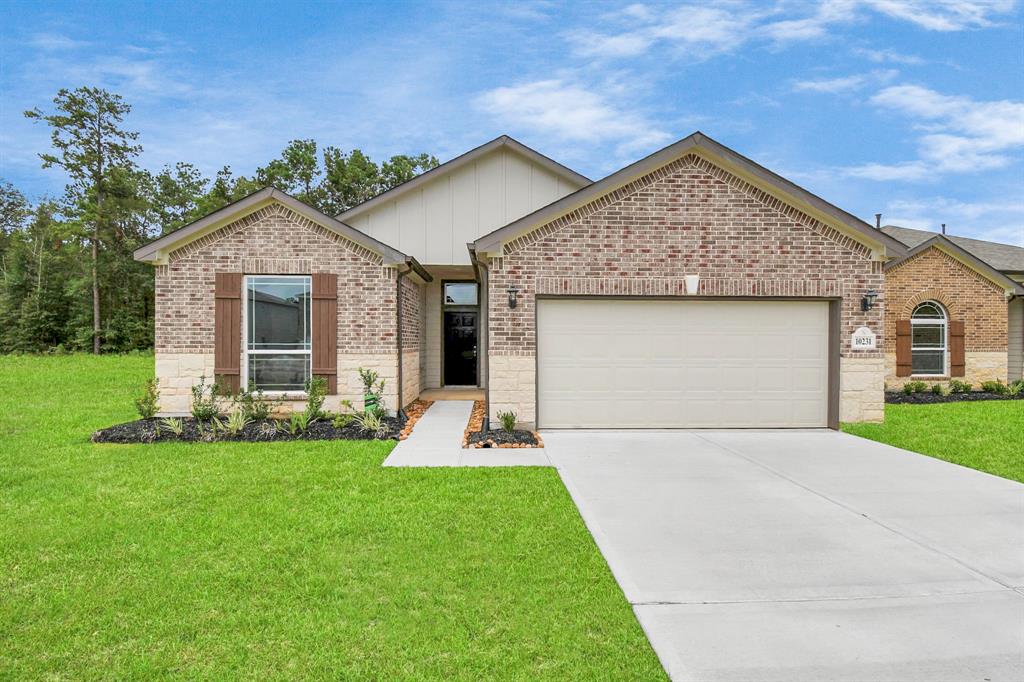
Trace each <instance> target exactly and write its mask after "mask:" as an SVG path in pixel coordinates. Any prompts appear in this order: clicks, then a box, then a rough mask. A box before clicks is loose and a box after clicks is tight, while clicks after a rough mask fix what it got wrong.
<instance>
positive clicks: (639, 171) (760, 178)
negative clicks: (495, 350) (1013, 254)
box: [473, 131, 906, 255]
mask: <svg viewBox="0 0 1024 682" xmlns="http://www.w3.org/2000/svg"><path fill="white" fill-rule="evenodd" d="M690 152H702V153H704V154H706V155H708V156H710V157H713V158H715V159H717V160H718V161H719V162H720V163H723V164H724V167H725V168H726V169H727V170H729V171H730V172H735V171H738V174H741V175H742V176H743V177H744V179H749V180H751V181H752V182H753V183H754V184H759V185H761V186H763V187H765V188H767V189H769V190H772V191H774V192H776V193H781V194H783V195H785V196H787V197H790V198H791V199H792V200H795V202H796V203H795V205H796V206H797V207H798V208H801V209H803V207H807V208H808V209H809V211H808V212H809V213H816V214H818V215H821V216H823V217H824V218H825V220H826V221H828V222H830V223H831V224H835V225H839V226H842V227H844V228H845V231H846V232H849V233H850V234H851V235H852V236H854V238H856V239H858V240H859V241H862V242H866V243H868V244H870V245H872V246H874V247H882V248H883V249H885V250H886V251H887V252H889V253H890V254H897V255H898V254H902V253H903V252H905V251H906V247H905V246H904V245H903V243H902V242H900V241H899V240H897V239H894V238H893V237H891V236H889V235H887V234H885V233H884V232H882V231H880V230H877V229H875V228H874V227H872V226H871V225H869V224H868V223H866V222H864V221H863V220H861V219H860V218H857V217H856V216H854V215H852V214H850V213H847V212H846V211H844V210H842V209H841V208H839V207H837V206H835V205H833V204H830V203H829V202H827V201H825V200H824V199H822V198H821V197H818V196H817V195H815V194H812V193H811V192H808V191H807V190H805V189H804V188H802V187H800V186H798V185H796V184H794V183H792V182H790V181H789V180H786V179H785V178H783V177H782V176H780V175H777V174H775V173H773V172H772V171H770V170H768V169H767V168H765V167H763V166H761V165H759V164H757V163H755V162H753V161H751V160H750V159H748V158H747V157H745V156H743V155H741V154H739V153H737V152H735V151H733V150H732V149H729V148H728V147H726V146H725V145H723V144H720V143H718V142H716V141H715V140H713V139H711V138H710V137H708V136H707V135H705V134H704V133H702V132H700V131H697V132H695V133H693V134H692V135H689V136H688V137H684V138H683V139H682V140H679V141H678V142H675V143H673V144H670V145H669V146H667V147H665V148H664V149H661V150H660V151H657V152H654V153H653V154H651V155H650V156H647V157H645V158H643V159H640V160H639V161H637V162H635V163H632V164H630V165H628V166H626V167H625V168H622V169H621V170H618V171H615V172H614V173H612V174H611V175H609V176H607V177H605V178H603V179H601V180H598V181H597V182H594V183H592V184H589V185H587V186H586V187H583V188H582V189H580V190H578V191H576V192H574V193H572V194H569V195H567V196H565V197H562V198H561V199H559V200H557V201H555V202H553V203H551V204H548V205H547V206H545V207H543V208H540V209H538V210H536V211H534V212H533V213H530V214H528V215H526V216H523V217H522V218H520V219H519V220H516V221H514V222H511V223H509V224H508V225H505V226H504V227H501V228H499V229H497V230H495V231H494V232H491V233H490V234H486V235H484V236H483V237H480V238H479V239H477V240H476V241H475V242H474V243H473V246H474V247H475V250H476V251H477V252H480V253H486V252H493V251H495V250H497V249H498V248H500V247H501V245H502V244H503V243H504V242H507V241H510V240H512V239H514V238H516V237H518V236H520V235H522V234H525V233H527V232H529V231H531V230H533V229H534V228H537V227H540V226H542V225H546V224H547V223H550V222H551V221H553V220H555V219H557V218H559V217H561V216H563V215H565V214H566V213H569V212H570V211H573V210H575V209H577V208H579V207H581V206H584V205H586V204H588V203H590V202H592V201H594V200H595V199H598V198H599V197H601V196H603V195H605V194H608V193H609V192H612V191H614V190H616V189H618V188H619V187H622V186H623V185H626V184H628V183H629V182H631V181H633V180H635V179H636V178H639V177H641V176H644V175H647V174H648V173H651V172H653V171H655V170H657V169H658V168H661V167H663V166H665V165H668V164H669V163H671V162H673V161H675V160H677V159H680V158H682V157H683V156H685V155H686V154H687V153H690Z"/></svg>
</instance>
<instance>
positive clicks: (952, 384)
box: [949, 379, 974, 393]
mask: <svg viewBox="0 0 1024 682" xmlns="http://www.w3.org/2000/svg"><path fill="white" fill-rule="evenodd" d="M972 388H974V387H973V386H972V385H971V384H970V383H969V382H967V381H960V380H959V379H950V380H949V390H950V392H951V393H970V392H971V389H972Z"/></svg>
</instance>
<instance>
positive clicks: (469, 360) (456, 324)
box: [444, 310, 477, 386]
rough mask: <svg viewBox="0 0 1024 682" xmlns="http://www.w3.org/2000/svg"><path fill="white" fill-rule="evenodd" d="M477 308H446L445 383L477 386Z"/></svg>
mask: <svg viewBox="0 0 1024 682" xmlns="http://www.w3.org/2000/svg"><path fill="white" fill-rule="evenodd" d="M476 319H477V311H475V310H446V311H445V313H444V383H445V385H446V386H476Z"/></svg>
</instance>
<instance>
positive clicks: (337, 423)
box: [331, 412, 355, 429]
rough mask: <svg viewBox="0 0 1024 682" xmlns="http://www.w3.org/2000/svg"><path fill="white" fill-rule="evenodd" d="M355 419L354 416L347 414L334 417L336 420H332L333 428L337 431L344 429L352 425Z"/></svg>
mask: <svg viewBox="0 0 1024 682" xmlns="http://www.w3.org/2000/svg"><path fill="white" fill-rule="evenodd" d="M353 419H355V415H354V414H350V413H345V412H343V413H341V414H336V415H334V418H333V419H331V426H333V427H334V428H336V429H343V428H345V427H346V426H348V425H349V424H351V423H352V420H353Z"/></svg>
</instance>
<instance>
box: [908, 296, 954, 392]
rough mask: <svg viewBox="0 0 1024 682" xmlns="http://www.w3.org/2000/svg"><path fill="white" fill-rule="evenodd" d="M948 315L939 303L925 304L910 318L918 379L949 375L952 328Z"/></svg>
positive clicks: (926, 302) (912, 370) (912, 351)
mask: <svg viewBox="0 0 1024 682" xmlns="http://www.w3.org/2000/svg"><path fill="white" fill-rule="evenodd" d="M947 322H948V318H947V316H946V311H945V309H943V307H942V306H941V305H939V304H938V303H936V302H935V301H925V302H924V303H921V304H918V306H917V307H916V308H914V312H913V313H912V314H911V315H910V334H911V336H910V357H911V373H912V374H914V375H918V376H942V375H945V374H947V369H946V368H947V367H948V349H949V325H948V324H947Z"/></svg>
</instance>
